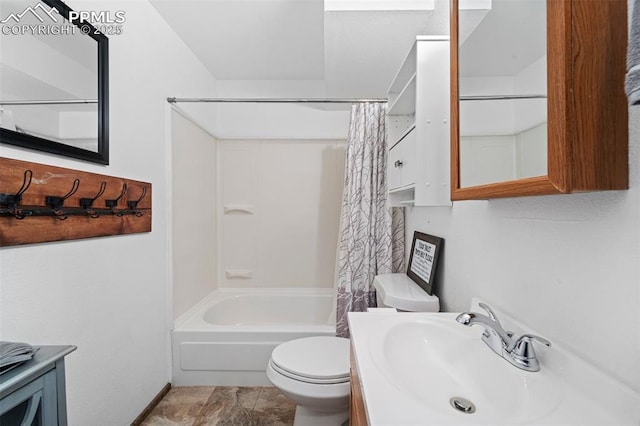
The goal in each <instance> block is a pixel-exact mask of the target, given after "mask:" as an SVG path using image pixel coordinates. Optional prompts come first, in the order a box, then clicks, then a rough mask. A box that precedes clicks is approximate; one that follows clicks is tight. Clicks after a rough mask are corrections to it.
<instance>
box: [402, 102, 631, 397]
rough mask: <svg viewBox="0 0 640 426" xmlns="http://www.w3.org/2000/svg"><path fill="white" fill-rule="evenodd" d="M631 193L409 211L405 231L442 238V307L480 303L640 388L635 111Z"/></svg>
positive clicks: (472, 203)
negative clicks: (477, 300) (479, 300)
mask: <svg viewBox="0 0 640 426" xmlns="http://www.w3.org/2000/svg"><path fill="white" fill-rule="evenodd" d="M629 123H630V136H629V169H630V176H629V178H630V189H629V190H628V191H611V192H596V193H585V194H573V195H557V196H546V197H524V198H511V199H500V200H491V201H461V202H455V203H454V204H453V207H452V208H410V209H408V214H407V231H408V235H409V236H410V238H408V239H407V244H410V243H411V236H412V235H413V231H414V230H419V231H423V232H427V233H431V234H434V235H438V236H440V237H444V238H445V249H444V258H443V259H442V261H444V263H443V264H441V266H444V268H443V270H442V271H441V272H443V274H442V275H441V278H442V281H441V286H440V288H439V289H438V291H439V295H440V298H441V302H442V305H443V309H444V310H446V311H461V310H465V309H468V308H469V305H470V302H471V298H472V297H474V296H479V297H481V298H484V299H485V300H487V301H488V302H489V303H490V304H491V303H494V304H495V305H497V306H500V308H502V310H504V311H506V312H509V313H510V314H511V315H513V316H514V317H515V318H518V319H520V320H521V321H522V322H524V323H525V324H528V325H529V326H530V327H532V328H533V329H534V330H536V331H538V332H539V333H540V334H541V335H542V336H545V337H547V338H549V339H550V340H551V341H553V342H554V344H558V345H562V346H564V347H567V348H569V349H570V350H572V351H573V352H575V353H577V354H580V355H581V356H583V357H584V358H586V359H587V360H588V361H590V362H591V363H593V364H595V365H597V366H599V367H600V368H602V369H604V370H605V371H606V372H607V373H609V374H611V375H613V376H615V377H617V378H618V379H619V380H622V381H623V382H625V383H627V384H628V385H630V386H632V387H633V388H635V389H636V390H639V391H640V364H638V362H637V361H638V359H640V322H638V320H637V312H638V311H640V266H639V265H640V175H639V172H638V170H639V169H640V107H632V108H630V114H629Z"/></svg>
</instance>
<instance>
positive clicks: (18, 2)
mask: <svg viewBox="0 0 640 426" xmlns="http://www.w3.org/2000/svg"><path fill="white" fill-rule="evenodd" d="M71 12H72V10H71V9H70V8H69V7H68V6H67V5H66V4H64V3H63V2H62V1H60V0H41V1H40V2H38V3H36V4H35V5H34V4H33V2H32V1H28V0H2V2H1V3H0V26H2V31H1V32H0V46H1V48H2V53H1V54H0V142H1V143H4V144H9V145H15V146H20V147H23V148H29V149H35V150H38V151H44V152H49V153H52V154H57V155H62V156H66V157H72V158H77V159H81V160H85V161H90V162H94V163H100V164H109V112H108V111H109V104H108V102H109V101H108V87H109V82H108V78H109V77H108V70H109V64H108V56H109V53H108V51H109V45H108V39H107V37H106V36H105V35H103V34H101V33H100V32H98V31H97V30H96V29H95V28H94V27H93V26H92V25H91V24H89V23H86V22H84V21H80V20H79V19H74V20H72V21H70V19H69V17H70V13H71ZM71 16H73V15H71Z"/></svg>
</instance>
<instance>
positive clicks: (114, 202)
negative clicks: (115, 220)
mask: <svg viewBox="0 0 640 426" xmlns="http://www.w3.org/2000/svg"><path fill="white" fill-rule="evenodd" d="M126 193H127V183H126V182H125V183H123V184H122V191H120V195H118V198H116V199H114V200H106V201H105V202H104V203H105V205H106V206H107V207H108V208H109V209H111V210H113V214H115V215H116V216H122V213H118V212H116V211H115V210H114V209H115V208H116V207H117V206H118V201H120V199H121V198H122V197H124V194H126Z"/></svg>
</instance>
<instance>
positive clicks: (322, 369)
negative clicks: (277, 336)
mask: <svg viewBox="0 0 640 426" xmlns="http://www.w3.org/2000/svg"><path fill="white" fill-rule="evenodd" d="M271 362H272V363H273V364H274V365H275V366H276V367H278V369H279V370H283V371H282V372H283V373H290V374H291V375H293V377H292V378H296V377H295V376H298V377H299V378H301V379H303V380H304V379H311V381H320V382H324V381H330V382H333V383H336V382H340V381H345V380H348V379H349V339H345V338H342V337H332V336H317V337H305V338H302V339H296V340H291V341H289V342H285V343H282V344H280V345H278V346H277V347H276V348H275V349H274V350H273V352H272V353H271Z"/></svg>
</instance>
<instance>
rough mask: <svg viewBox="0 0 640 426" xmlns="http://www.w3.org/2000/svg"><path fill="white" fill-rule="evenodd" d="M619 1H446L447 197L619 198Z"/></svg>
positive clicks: (624, 144) (623, 138) (622, 32)
mask: <svg viewBox="0 0 640 426" xmlns="http://www.w3.org/2000/svg"><path fill="white" fill-rule="evenodd" d="M626 37H627V14H626V1H624V0H601V1H597V2H594V1H590V0H520V1H516V2H514V1H511V0H452V1H451V199H452V200H466V199H487V198H498V197H515V196H526V195H545V194H562V193H572V192H579V191H599V190H614V189H627V188H628V158H627V155H628V154H627V150H628V143H629V139H628V123H627V121H628V112H627V101H626V96H625V93H624V77H625V68H626V65H625V58H626V44H627V40H626Z"/></svg>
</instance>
